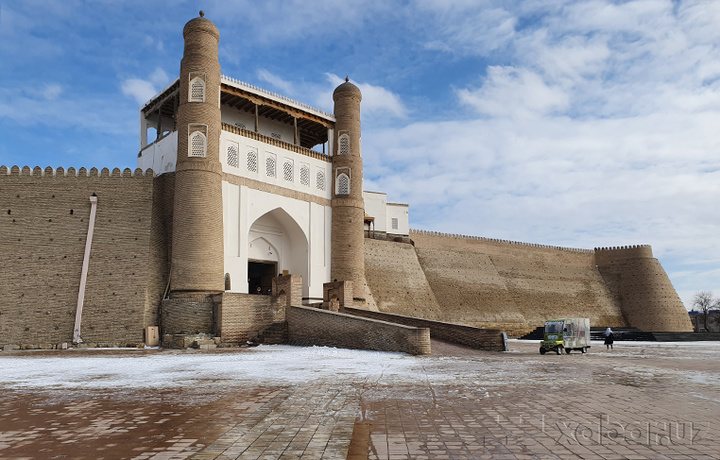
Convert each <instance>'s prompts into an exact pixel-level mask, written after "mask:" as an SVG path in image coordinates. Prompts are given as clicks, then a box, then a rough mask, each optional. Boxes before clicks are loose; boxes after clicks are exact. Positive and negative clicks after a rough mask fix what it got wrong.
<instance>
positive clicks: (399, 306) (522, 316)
mask: <svg viewBox="0 0 720 460" xmlns="http://www.w3.org/2000/svg"><path fill="white" fill-rule="evenodd" d="M410 238H411V239H412V240H413V241H414V242H415V253H416V254H417V260H418V263H419V267H420V270H421V271H418V267H417V266H416V265H415V263H414V262H413V261H412V257H411V256H410V255H409V254H408V253H406V251H407V246H405V245H402V244H399V243H391V242H382V241H375V240H372V241H370V240H368V241H367V242H366V244H367V245H368V246H369V247H371V248H372V247H374V246H375V245H378V247H379V248H381V249H379V250H378V251H366V257H369V262H368V263H367V264H366V265H367V266H368V268H367V269H366V270H367V271H368V274H367V276H368V282H369V283H370V288H371V290H372V292H373V295H374V296H375V298H376V302H378V305H384V306H385V308H379V310H380V311H386V312H390V313H398V314H403V315H408V316H422V317H424V318H428V319H434V320H438V321H443V322H448V323H457V324H464V325H468V326H474V327H484V328H488V329H500V330H504V331H506V332H507V333H508V334H509V335H511V336H517V335H520V334H522V333H524V332H527V331H529V330H532V329H534V328H535V327H537V326H540V325H542V324H543V323H544V321H545V320H546V319H548V318H550V317H566V316H585V317H588V318H590V323H591V324H597V325H607V326H614V327H620V326H626V323H625V320H624V319H623V315H622V312H621V310H620V305H619V304H618V302H617V299H616V297H615V296H614V295H612V293H611V292H610V290H609V289H608V288H607V286H606V285H605V282H604V280H603V278H602V276H601V275H600V273H599V272H598V270H597V269H595V261H594V253H593V251H592V250H579V249H565V248H557V247H548V246H540V245H530V244H522V243H511V242H507V241H500V240H490V239H485V238H476V237H463V236H459V235H452V236H451V235H443V234H437V233H431V232H418V231H411V233H410ZM378 254H382V258H380V257H379V256H378ZM393 260H394V261H396V263H397V264H400V265H401V266H402V267H403V268H402V270H399V271H398V273H399V275H397V276H393V274H392V273H391V272H389V271H388V272H383V268H382V266H381V265H380V263H392V262H388V261H393ZM370 273H375V274H377V273H381V274H382V276H371V275H370ZM407 273H412V275H411V276H412V279H415V280H417V279H420V278H422V277H424V278H425V279H426V280H427V283H428V284H429V286H430V289H431V290H432V293H433V294H434V296H435V299H436V301H437V304H438V305H439V307H434V306H432V307H430V309H435V308H437V310H436V313H435V314H434V315H432V316H431V315H430V314H426V313H425V312H422V313H423V314H422V315H416V314H415V313H414V309H417V308H418V307H416V306H415V305H413V301H412V299H414V298H418V297H423V296H425V297H427V295H426V294H424V293H422V292H423V291H417V290H414V289H407V290H406V291H405V292H406V294H405V296H404V297H402V296H399V295H395V296H391V297H390V299H391V301H392V302H394V305H390V303H389V302H388V301H387V298H386V297H383V293H391V294H392V293H397V292H402V291H401V288H402V286H405V285H406V284H405V277H406V276H407ZM371 279H372V282H370V280H371ZM419 285H421V283H418V282H417V281H413V282H412V283H411V284H410V285H408V287H410V286H419ZM416 289H417V288H416ZM428 304H429V303H425V304H424V305H428ZM423 308H427V307H423Z"/></svg>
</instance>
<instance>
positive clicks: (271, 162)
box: [265, 157, 275, 177]
mask: <svg viewBox="0 0 720 460" xmlns="http://www.w3.org/2000/svg"><path fill="white" fill-rule="evenodd" d="M265 175H266V176H268V177H275V158H273V157H267V158H266V159H265Z"/></svg>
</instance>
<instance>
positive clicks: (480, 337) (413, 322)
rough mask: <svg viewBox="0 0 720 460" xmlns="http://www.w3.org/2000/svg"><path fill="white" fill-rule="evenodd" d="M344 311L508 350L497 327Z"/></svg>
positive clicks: (485, 347)
mask: <svg viewBox="0 0 720 460" xmlns="http://www.w3.org/2000/svg"><path fill="white" fill-rule="evenodd" d="M341 310H342V312H343V313H349V314H351V315H355V316H362V317H364V318H373V319H378V320H381V321H388V322H391V323H397V324H404V325H405V326H412V327H420V328H428V329H430V337H431V338H433V339H440V340H445V341H447V342H451V343H458V344H460V345H466V346H468V347H472V348H477V349H479V350H488V351H506V344H505V337H504V336H503V331H499V330H497V329H481V328H477V327H470V326H462V325H459V324H451V323H443V322H440V321H430V320H426V319H422V318H417V317H410V316H403V315H394V314H391V313H382V312H378V311H369V310H361V309H358V308H348V307H344V308H342V309H341Z"/></svg>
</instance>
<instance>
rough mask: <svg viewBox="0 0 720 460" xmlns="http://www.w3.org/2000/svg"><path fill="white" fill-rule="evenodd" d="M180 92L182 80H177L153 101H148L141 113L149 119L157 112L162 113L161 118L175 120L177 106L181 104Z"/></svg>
mask: <svg viewBox="0 0 720 460" xmlns="http://www.w3.org/2000/svg"><path fill="white" fill-rule="evenodd" d="M179 91H180V79H177V80H175V82H173V83H171V84H170V85H168V86H167V88H165V89H164V90H163V91H162V92H160V93H159V94H158V95H157V96H155V97H154V98H153V99H151V100H150V101H148V102H147V103H146V104H145V105H144V106H143V107H142V108H141V109H140V111H141V112H142V113H143V114H144V115H145V116H146V117H148V116H149V115H151V114H154V113H155V112H160V116H162V117H166V118H173V119H174V118H175V114H176V113H177V105H178V103H179V100H178V93H179Z"/></svg>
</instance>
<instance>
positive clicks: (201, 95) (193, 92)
mask: <svg viewBox="0 0 720 460" xmlns="http://www.w3.org/2000/svg"><path fill="white" fill-rule="evenodd" d="M188 100H189V102H205V80H204V79H203V77H202V76H197V77H195V78H192V79H191V80H190V96H189V97H188Z"/></svg>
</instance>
